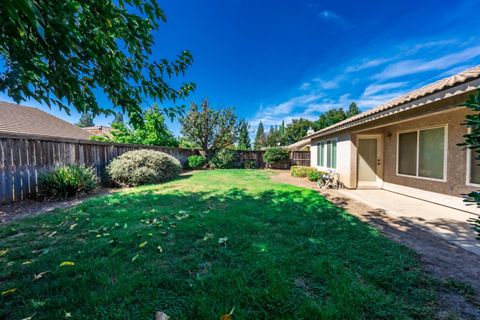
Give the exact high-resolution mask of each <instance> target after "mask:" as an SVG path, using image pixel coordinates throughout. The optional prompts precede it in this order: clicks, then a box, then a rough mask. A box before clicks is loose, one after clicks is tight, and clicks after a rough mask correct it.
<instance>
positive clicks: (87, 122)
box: [75, 112, 95, 128]
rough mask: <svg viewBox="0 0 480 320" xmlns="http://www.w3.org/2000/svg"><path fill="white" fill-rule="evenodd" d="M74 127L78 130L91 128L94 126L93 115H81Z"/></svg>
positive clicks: (89, 113)
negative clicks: (78, 128)
mask: <svg viewBox="0 0 480 320" xmlns="http://www.w3.org/2000/svg"><path fill="white" fill-rule="evenodd" d="M75 125H76V126H77V127H80V128H85V127H93V126H94V125H95V123H94V122H93V114H92V113H91V112H86V113H82V114H81V116H80V119H79V120H78V122H77V123H75Z"/></svg>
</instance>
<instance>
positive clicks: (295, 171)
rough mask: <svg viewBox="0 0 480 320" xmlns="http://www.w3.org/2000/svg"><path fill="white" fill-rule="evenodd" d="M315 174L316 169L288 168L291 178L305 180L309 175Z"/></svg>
mask: <svg viewBox="0 0 480 320" xmlns="http://www.w3.org/2000/svg"><path fill="white" fill-rule="evenodd" d="M312 172H313V173H315V172H317V169H315V168H312V167H301V166H292V167H291V168H290V174H291V175H292V177H297V178H305V177H307V176H308V174H309V173H312Z"/></svg>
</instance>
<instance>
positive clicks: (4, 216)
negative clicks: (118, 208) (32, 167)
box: [0, 188, 115, 224]
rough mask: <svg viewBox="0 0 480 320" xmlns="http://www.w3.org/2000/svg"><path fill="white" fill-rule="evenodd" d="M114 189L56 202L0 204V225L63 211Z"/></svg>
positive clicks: (103, 189)
mask: <svg viewBox="0 0 480 320" xmlns="http://www.w3.org/2000/svg"><path fill="white" fill-rule="evenodd" d="M114 191H115V189H106V188H100V189H98V190H97V191H96V192H95V193H92V194H89V195H84V196H81V197H77V198H73V199H66V200H57V201H54V200H52V201H42V200H24V201H21V202H13V203H5V204H0V224H3V223H7V222H10V221H13V220H18V219H21V218H24V217H27V216H35V215H40V214H44V213H48V212H51V211H53V210H55V209H64V208H70V207H73V206H76V205H78V204H80V203H82V202H83V201H85V200H86V199H88V198H91V197H93V196H98V195H102V194H107V193H111V192H114Z"/></svg>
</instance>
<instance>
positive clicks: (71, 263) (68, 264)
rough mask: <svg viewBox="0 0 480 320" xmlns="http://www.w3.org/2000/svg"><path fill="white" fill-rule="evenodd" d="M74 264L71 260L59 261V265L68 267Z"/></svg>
mask: <svg viewBox="0 0 480 320" xmlns="http://www.w3.org/2000/svg"><path fill="white" fill-rule="evenodd" d="M74 265H75V262H72V261H63V262H62V263H60V267H69V266H74Z"/></svg>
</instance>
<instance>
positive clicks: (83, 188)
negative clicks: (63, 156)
mask: <svg viewBox="0 0 480 320" xmlns="http://www.w3.org/2000/svg"><path fill="white" fill-rule="evenodd" d="M98 182H99V180H98V178H97V176H96V175H95V171H94V170H93V168H90V167H86V166H84V165H66V166H62V167H58V168H56V169H55V170H53V171H51V172H49V173H46V174H42V175H41V176H40V181H39V183H40V184H39V187H40V193H41V194H42V195H43V196H45V197H48V198H55V199H66V198H68V197H75V196H78V195H81V194H86V193H88V192H90V191H92V190H94V189H95V188H96V187H97V186H98Z"/></svg>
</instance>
